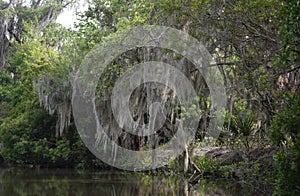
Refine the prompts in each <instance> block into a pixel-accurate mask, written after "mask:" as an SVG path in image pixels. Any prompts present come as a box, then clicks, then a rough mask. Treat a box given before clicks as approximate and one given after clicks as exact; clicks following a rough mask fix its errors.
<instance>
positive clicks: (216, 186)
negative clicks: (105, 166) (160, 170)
mask: <svg viewBox="0 0 300 196" xmlns="http://www.w3.org/2000/svg"><path fill="white" fill-rule="evenodd" d="M0 195H5V196H6V195H7V196H11V195H39V196H40V195H41V196H43V195H49V196H54V195H59V196H60V195H62V196H65V195H88V196H90V195H101V196H102V195H104V196H106V195H124V196H134V195H141V196H144V195H261V194H260V193H259V192H255V191H254V190H252V189H251V188H250V187H245V186H241V185H239V184H237V183H228V182H227V181H225V180H223V181H220V180H218V181H215V180H204V179H203V180H200V181H199V182H198V184H196V185H191V184H189V183H188V180H187V179H185V178H184V177H180V176H172V177H171V176H169V177H166V176H159V175H158V176H157V175H156V176H150V175H145V174H143V173H132V172H123V171H111V170H106V171H97V172H95V171H94V172H91V171H90V172H86V171H85V172H80V171H74V170H68V169H1V168H0Z"/></svg>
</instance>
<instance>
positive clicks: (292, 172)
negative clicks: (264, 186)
mask: <svg viewBox="0 0 300 196" xmlns="http://www.w3.org/2000/svg"><path fill="white" fill-rule="evenodd" d="M271 129H272V132H271V140H272V142H273V143H274V144H276V145H281V147H282V150H281V151H279V152H278V153H277V154H276V155H275V156H274V160H275V164H276V173H275V174H276V180H275V185H276V186H275V188H276V189H275V195H286V194H287V193H289V195H299V193H300V186H299V184H300V180H299V176H298V175H299V173H300V94H299V93H294V94H291V95H289V96H288V105H287V106H286V107H285V108H284V109H283V111H282V112H280V113H278V115H277V116H276V117H275V118H274V119H273V121H272V125H271Z"/></svg>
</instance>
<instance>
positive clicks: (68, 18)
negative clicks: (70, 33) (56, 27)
mask: <svg viewBox="0 0 300 196" xmlns="http://www.w3.org/2000/svg"><path fill="white" fill-rule="evenodd" d="M86 9H87V4H86V3H85V0H80V2H79V6H78V8H77V11H84V10H86ZM75 11H76V8H75V7H72V8H65V9H64V11H63V12H62V13H61V14H60V15H59V16H58V18H57V20H56V22H57V23H60V24H62V25H63V26H65V27H67V28H68V27H72V26H73V24H74V22H76V21H77V20H76V15H75Z"/></svg>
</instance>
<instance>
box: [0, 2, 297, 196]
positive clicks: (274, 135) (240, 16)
mask: <svg viewBox="0 0 300 196" xmlns="http://www.w3.org/2000/svg"><path fill="white" fill-rule="evenodd" d="M68 6H76V4H75V2H73V1H68V0H66V1H56V0H47V1H30V3H25V2H24V1H18V0H11V1H9V3H7V2H6V1H1V0H0V21H1V23H0V33H1V37H0V83H1V86H0V123H1V124H0V143H1V144H3V147H2V149H1V151H0V153H1V154H0V155H1V156H2V157H3V158H4V160H5V163H6V165H16V164H17V165H32V166H42V167H73V168H102V167H107V166H106V165H105V164H104V163H102V162H101V161H99V160H98V159H96V158H95V157H94V156H93V155H92V154H91V153H90V152H89V151H88V150H87V149H86V147H85V146H84V144H83V143H82V141H81V140H80V137H79V135H78V133H77V130H76V127H75V125H74V120H73V118H72V108H71V99H72V79H73V77H74V73H75V72H76V70H78V68H79V66H80V64H81V61H82V59H83V58H84V56H85V55H86V54H87V53H88V52H89V51H90V50H91V49H92V48H93V47H94V46H95V45H96V44H98V43H101V42H102V41H103V40H105V39H106V38H111V37H114V35H115V33H116V32H119V31H121V30H123V29H128V28H130V27H133V26H136V25H146V24H155V25H164V26H169V27H173V28H176V29H179V30H183V31H185V32H188V33H189V34H190V35H192V36H193V37H195V38H196V39H198V40H199V41H201V42H202V43H203V44H204V45H205V47H206V48H207V49H208V50H209V52H210V53H211V54H212V56H213V57H214V58H215V61H216V65H217V66H218V68H219V69H220V71H221V73H222V74H223V76H224V80H225V86H226V93H227V96H228V103H227V108H226V111H225V114H224V115H226V120H225V123H224V127H223V129H222V130H223V131H222V132H221V134H220V137H219V139H218V146H220V147H223V148H226V149H231V152H232V153H231V154H228V156H229V155H233V154H234V153H236V152H238V153H240V154H241V156H239V157H238V158H234V159H232V160H233V161H232V162H230V163H226V164H225V163H224V162H222V160H221V162H222V163H219V162H218V160H215V159H214V156H213V155H212V156H211V157H212V158H213V160H210V159H209V158H207V157H206V158H203V157H200V158H195V159H193V161H192V159H190V166H191V167H190V172H191V174H192V173H193V172H192V170H195V171H197V172H200V173H201V176H202V175H205V174H209V175H211V174H214V175H216V176H221V177H227V178H235V179H239V180H241V181H247V180H248V181H252V182H253V181H260V180H267V181H268V183H274V185H275V189H274V194H277V195H285V194H290V195H297V194H299V192H300V187H299V184H300V181H299V178H298V175H299V174H300V30H299V29H300V20H299V16H300V1H299V0H265V1H260V0H252V1H246V0H236V1H235V0H232V1H227V0H225V1H221V0H152V1H146V0H134V1H131V2H128V1H125V0H106V1H104V0H91V1H89V3H88V10H87V11H85V12H83V13H77V15H78V19H79V22H77V23H76V24H75V27H74V28H73V29H66V28H65V27H63V26H61V25H59V24H57V23H56V22H55V19H56V17H57V15H58V14H59V13H60V12H61V11H62V10H63V9H64V8H66V7H68ZM150 52H151V53H153V54H155V55H153V56H162V58H167V56H171V58H169V57H168V58H169V59H168V60H167V61H168V62H175V64H176V63H178V62H179V63H180V62H185V63H186V64H185V65H186V66H187V67H192V65H191V64H190V62H186V61H183V60H182V59H181V57H178V54H176V53H174V52H172V51H162V50H158V49H155V48H154V49H153V48H152V49H150ZM137 54H139V55H137ZM169 54H171V55H169ZM144 56H146V53H145V52H144V53H143V49H137V50H136V51H129V52H128V53H126V54H124V55H121V56H120V57H119V58H118V59H116V60H115V61H114V62H112V63H111V64H110V67H111V68H110V69H108V70H107V75H106V76H107V77H105V78H103V80H102V83H101V84H100V87H99V89H100V91H101V92H106V91H107V89H109V87H110V86H111V85H113V84H112V83H113V82H115V80H116V76H119V75H120V74H121V73H123V72H124V70H126V69H130V65H131V64H132V65H134V64H135V63H137V62H141V61H143V60H145V59H146V58H144ZM126 58H128V59H130V60H129V63H128V61H126V62H127V64H126V63H125V60H124V59H126ZM150 60H151V59H150ZM152 60H153V59H152ZM154 60H157V59H154ZM199 75H200V74H198V75H197V74H196V75H195V76H196V77H200V76H199ZM199 81H201V79H200V80H198V82H199ZM101 85H102V86H101ZM195 86H196V87H197V88H198V89H200V91H199V105H200V106H201V109H202V110H203V111H205V110H207V108H209V105H210V102H209V96H208V95H207V94H206V93H207V92H206V91H205V85H201V84H200V83H199V84H195ZM101 92H100V94H101ZM108 115H110V114H108ZM201 115H202V117H201V121H200V125H199V130H197V134H196V140H195V143H194V144H193V145H192V146H190V147H189V149H190V151H192V150H193V149H194V148H197V146H198V145H200V144H201V139H202V138H203V133H205V131H206V128H207V127H206V126H207V123H208V122H209V118H210V115H209V113H205V112H204V113H203V114H201ZM136 140H137V138H130V137H129V139H128V138H127V140H126V142H125V143H122V145H123V146H124V145H125V146H127V147H131V148H134V149H142V148H145V147H146V146H145V144H144V143H142V142H140V143H136V142H135V141H136ZM1 146H2V145H1ZM270 149H271V150H270ZM273 150H274V151H273ZM271 151H272V152H274V156H271V162H272V163H270V162H269V160H265V161H261V159H260V158H262V157H266V155H268V153H270V152H271ZM259 154H260V155H261V154H262V155H261V156H259ZM272 155H273V154H272ZM181 159H182V157H181V158H179V160H178V162H179V164H180V161H181ZM0 161H1V159H0ZM174 164H177V163H171V164H170V165H169V166H168V167H167V168H166V170H167V169H168V170H170V171H173V172H174V171H175V170H174V168H178V167H175V166H174ZM180 171H181V170H180ZM237 171H238V172H237ZM241 171H242V172H241ZM262 172H263V174H262ZM241 173H242V174H241ZM262 176H263V177H262ZM194 177H195V176H194V175H193V176H192V178H191V179H194V182H196V181H197V179H196V178H194ZM261 178H263V179H261Z"/></svg>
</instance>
